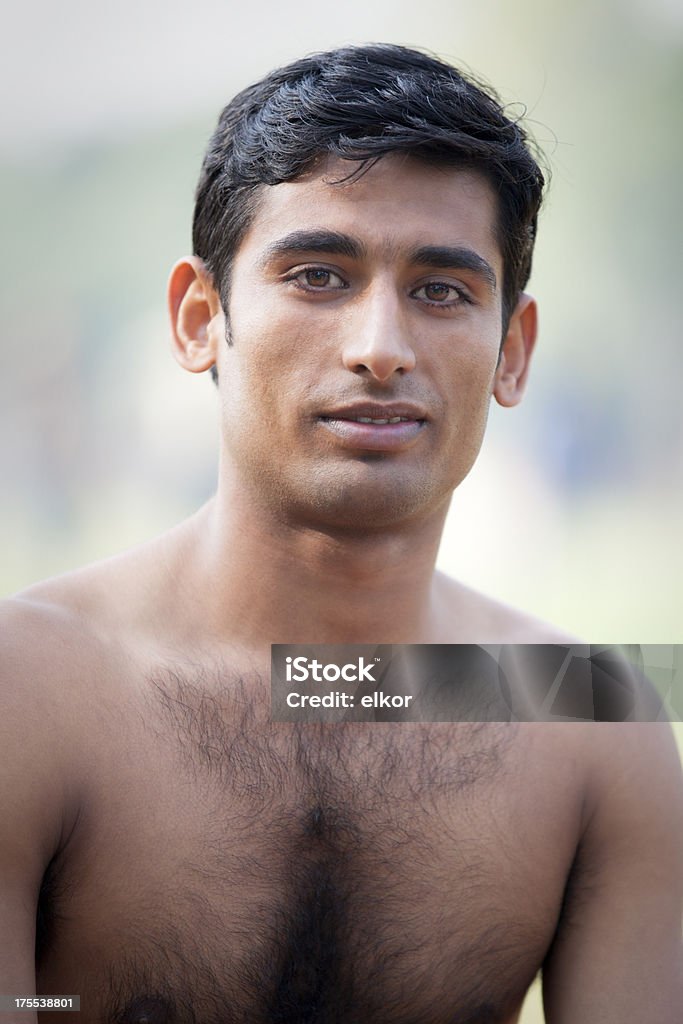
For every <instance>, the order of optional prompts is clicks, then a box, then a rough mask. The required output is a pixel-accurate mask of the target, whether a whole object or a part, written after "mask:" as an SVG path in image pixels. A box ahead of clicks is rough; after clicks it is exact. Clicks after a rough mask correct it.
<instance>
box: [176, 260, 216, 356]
mask: <svg viewBox="0 0 683 1024" xmlns="http://www.w3.org/2000/svg"><path fill="white" fill-rule="evenodd" d="M168 311H169V315H170V317H171V331H172V339H171V345H172V348H173V355H174V356H175V358H176V359H177V360H178V362H179V363H180V365H181V366H182V367H183V368H184V369H186V370H189V371H190V373H204V371H205V370H208V369H210V368H211V367H212V366H213V365H214V364H215V362H216V355H217V353H218V346H219V344H220V342H221V339H224V338H225V316H224V315H223V310H222V307H221V303H220V298H219V296H218V293H217V291H216V289H215V288H214V286H213V283H212V281H211V277H210V275H209V273H208V272H207V270H206V268H205V266H204V262H203V260H201V259H200V258H199V257H198V256H185V257H184V258H183V259H181V260H178V262H177V263H176V265H175V266H174V267H173V269H172V271H171V276H170V277H169V279H168Z"/></svg>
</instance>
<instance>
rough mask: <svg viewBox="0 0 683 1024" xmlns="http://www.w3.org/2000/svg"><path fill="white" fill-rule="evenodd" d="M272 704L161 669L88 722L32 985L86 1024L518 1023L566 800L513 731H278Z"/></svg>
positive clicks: (553, 915)
mask: <svg viewBox="0 0 683 1024" xmlns="http://www.w3.org/2000/svg"><path fill="white" fill-rule="evenodd" d="M263 696H264V695H263V693H261V692H260V691H259V690H258V688H256V689H255V688H254V687H253V686H251V685H250V686H247V685H246V684H242V683H241V682H238V681H235V680H232V681H231V683H230V685H229V686H227V685H226V687H224V688H223V689H221V688H217V687H216V686H215V685H214V686H211V687H207V686H206V682H205V681H204V682H200V681H197V680H195V681H194V682H188V681H187V680H186V679H179V678H177V677H176V678H173V677H171V676H166V677H164V678H157V679H156V680H155V681H154V682H153V683H152V685H151V686H150V687H149V688H148V690H147V691H146V696H145V699H144V700H143V701H141V703H140V704H139V705H138V706H136V705H135V704H133V705H132V706H131V707H130V708H129V709H128V710H127V711H126V713H125V715H123V717H122V718H121V722H124V721H126V722H127V729H123V728H120V727H119V728H117V729H114V728H112V730H111V732H110V734H109V735H107V734H106V730H103V731H102V735H101V737H100V741H101V742H100V746H99V756H98V761H97V766H96V769H95V772H94V779H93V785H92V788H91V792H92V793H93V798H92V799H91V800H90V802H89V806H88V807H87V808H86V809H85V810H84V815H83V819H82V821H81V823H80V826H79V829H78V830H77V832H76V834H75V835H74V841H73V844H72V845H71V848H69V849H67V850H66V851H65V854H64V857H63V858H62V860H61V862H60V863H58V864H57V865H56V866H55V871H54V872H53V880H52V881H53V884H52V885H48V886H47V887H46V892H45V893H44V900H43V904H44V906H43V909H44V912H45V915H44V922H45V928H44V933H45V934H44V943H43V952H42V956H41V961H40V969H39V982H40V986H41V989H42V990H43V991H46V992H47V991H60V992H66V991H67V990H68V991H69V992H74V993H75V992H78V993H79V994H81V996H82V1007H83V1009H84V1011H85V1012H82V1013H81V1015H80V1020H81V1024H86V1022H88V1021H91V1020H92V1021H100V1020H102V1021H109V1020H111V1021H121V1022H123V1024H128V1022H130V1024H132V1022H137V1024H171V1022H174V1024H175V1022H178V1024H185V1022H187V1024H190V1022H195V1021H199V1020H201V1021H202V1022H204V1024H213V1022H216V1024H218V1022H221V1024H230V1022H232V1021H235V1022H238V1021H239V1022H240V1024H242V1022H244V1024H246V1022H254V1024H269V1022H275V1021H277V1022H281V1024H285V1022H290V1021H291V1022H292V1024H294V1022H297V1024H303V1022H306V1021H310V1022H316V1024H337V1022H338V1024H341V1022H352V1021H363V1022H367V1024H374V1022H376V1024H384V1022H386V1024H418V1022H420V1021H425V1022H427V1021H429V1022H439V1021H455V1020H457V1021H458V1022H459V1024H475V1022H480V1024H483V1022H491V1024H493V1022H502V1021H507V1020H509V1019H511V1017H512V1015H513V1014H514V1011H515V1009H516V1007H517V1005H518V1004H519V1002H520V1001H521V998H522V996H523V994H524V992H525V990H526V988H527V986H528V984H529V983H530V981H531V980H532V978H533V976H534V974H535V973H536V971H537V970H538V967H539V966H540V963H541V961H542V958H543V955H544V953H545V950H546V949H547V947H548V945H549V943H550V941H551V939H552V934H553V931H554V928H555V924H556V921H557V916H558V913H559V909H560V905H561V899H562V894H563V887H564V882H565V879H566V874H567V872H568V869H569V866H570V864H571V859H572V855H573V846H574V843H575V839H576V814H575V806H576V805H577V803H578V794H576V793H575V792H574V791H573V790H572V787H571V785H569V784H568V783H565V791H564V793H561V794H558V792H557V788H556V786H555V788H554V791H551V788H550V787H549V785H548V780H547V778H546V780H545V781H543V778H542V773H541V775H539V773H538V772H535V771H534V766H533V763H531V762H530V761H529V758H528V757H526V756H525V755H524V751H523V749H522V744H523V742H524V734H523V728H522V729H520V727H516V726H506V725H504V726H502V725H497V724H486V725H472V724H462V725H451V724H442V723H438V724H419V725H414V724H413V725H410V724H405V723H347V724H337V725H328V726H315V725H305V726H293V725H277V726H274V725H271V724H270V723H269V722H268V715H267V706H266V703H265V700H264V699H263ZM561 777H562V776H561V773H558V779H561ZM558 795H559V796H560V797H564V799H565V807H566V812H565V813H564V814H560V815H559V816H558V814H557V806H558ZM48 881H49V880H48ZM532 894H533V895H532ZM64 1024H65V1022H64Z"/></svg>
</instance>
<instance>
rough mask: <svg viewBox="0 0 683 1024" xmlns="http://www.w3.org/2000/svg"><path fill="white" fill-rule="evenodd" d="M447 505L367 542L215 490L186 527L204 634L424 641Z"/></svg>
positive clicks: (430, 635) (258, 643)
mask: <svg viewBox="0 0 683 1024" xmlns="http://www.w3.org/2000/svg"><path fill="white" fill-rule="evenodd" d="M447 509H448V506H447V504H446V505H445V506H444V507H442V508H439V509H438V510H437V511H436V512H434V513H433V514H432V516H431V518H428V519H426V520H425V519H421V520H420V521H419V523H416V522H412V523H410V524H407V525H406V524H403V525H402V526H395V527H394V528H393V529H387V530H383V531H382V532H381V533H380V532H377V533H372V534H369V533H368V532H367V530H364V531H360V530H356V531H351V530H345V529H341V528H335V529H333V528H321V527H319V526H318V527H314V526H312V525H310V524H307V525H302V524H301V523H298V524H297V523H294V522H285V521H283V520H282V519H279V518H277V517H275V516H274V515H273V514H272V513H271V512H269V511H268V510H266V509H263V508H254V507H253V504H252V503H250V502H249V501H248V500H247V497H246V496H245V494H244V492H243V491H241V490H240V489H238V488H236V487H230V486H228V485H227V484H222V486H220V487H219V490H218V494H217V495H216V497H215V498H214V499H212V501H211V502H210V503H209V504H208V505H206V506H205V507H204V508H203V509H202V510H201V511H200V512H199V513H198V515H197V516H196V517H195V519H194V520H193V530H194V536H193V538H192V542H191V545H192V556H191V561H190V565H189V570H190V571H191V572H192V573H194V574H196V586H194V587H193V590H194V592H195V593H196V594H198V595H201V598H200V601H201V608H200V609H197V611H198V614H200V615H201V616H202V626H203V628H205V629H206V628H207V627H208V628H210V629H211V632H212V634H213V635H214V636H216V637H220V638H221V639H223V640H225V641H228V642H230V643H234V644H239V645H240V646H241V645H245V646H248V647H252V646H254V647H262V646H264V645H267V644H271V643H429V642H433V641H434V633H435V628H436V627H435V620H436V611H435V607H434V606H435V600H434V563H435V561H436V555H437V550H438V546H439V541H440V537H441V531H442V529H443V523H444V519H445V517H446V512H447Z"/></svg>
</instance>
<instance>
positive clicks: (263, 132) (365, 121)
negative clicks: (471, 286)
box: [192, 44, 544, 378]
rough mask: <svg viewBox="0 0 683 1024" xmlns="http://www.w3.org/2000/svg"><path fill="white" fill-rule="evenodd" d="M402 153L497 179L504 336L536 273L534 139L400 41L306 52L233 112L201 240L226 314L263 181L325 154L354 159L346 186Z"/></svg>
mask: <svg viewBox="0 0 683 1024" xmlns="http://www.w3.org/2000/svg"><path fill="white" fill-rule="evenodd" d="M396 152H399V153H407V154H410V155H412V156H415V157H417V158H419V159H421V160H424V161H426V162H428V163H433V164H440V165H448V166H456V167H459V168H464V169H470V170H476V171H478V172H479V173H481V174H482V175H483V176H484V177H485V178H486V179H487V180H488V182H489V183H490V184H491V186H492V188H493V190H494V192H495V194H496V196H497V199H498V222H497V241H498V244H499V247H500V251H501V255H502V257H503V289H502V309H503V337H505V333H506V331H507V326H508V323H509V319H510V316H511V314H512V311H513V310H514V308H515V306H516V304H517V300H518V297H519V293H520V292H521V291H522V290H523V288H524V287H525V285H526V283H527V281H528V279H529V275H530V273H531V258H532V252H533V247H534V241H535V238H536V224H537V217H538V210H539V207H540V204H541V199H542V194H543V186H544V178H543V173H542V171H541V168H540V167H539V164H538V162H537V160H536V159H535V157H534V155H533V154H532V144H531V142H530V140H529V137H528V136H527V133H526V132H525V131H524V129H523V128H522V127H521V126H520V124H519V121H518V120H516V119H512V118H510V117H508V116H507V115H506V113H505V111H504V109H503V106H502V104H501V102H500V100H499V98H498V96H497V95H496V93H495V92H494V91H493V90H492V89H490V88H489V87H485V86H483V85H482V84H480V83H479V82H477V81H476V80H475V79H474V78H473V77H472V75H469V74H464V73H463V72H462V71H460V70H458V69H456V68H455V67H453V66H451V65H450V64H447V63H445V62H444V61H442V60H439V59H438V58H436V57H434V56H431V55H430V54H426V53H422V52H420V51H418V50H412V49H408V48H406V47H403V46H395V45H390V44H372V45H367V46H348V47H343V48H340V49H336V50H330V51H328V52H326V53H320V54H314V55H312V56H308V57H304V58H303V59H302V60H298V61H295V62H294V63H292V64H288V65H287V66H286V67H283V68H278V69H277V70H275V71H272V72H271V73H270V74H268V75H266V77H265V78H263V79H261V81H259V82H257V83H256V84H254V85H251V86H249V87H248V88H247V89H244V90H243V91H242V92H240V93H238V95H237V96H235V98H234V99H233V100H232V101H231V102H230V103H229V104H228V105H227V106H226V107H225V108H224V110H223V111H222V113H221V115H220V118H219V120H218V125H217V127H216V130H215V132H214V134H213V135H212V137H211V139H210V141H209V145H208V148H207V152H206V155H205V157H204V163H203V165H202V170H201V175H200V178H199V184H198V186H197V193H196V203H195V211H194V222H193V231H192V242H193V247H194V252H195V254H196V255H197V256H199V257H201V259H202V260H203V262H204V264H205V266H206V268H207V270H208V272H209V274H210V275H211V278H212V280H213V282H214V284H215V286H216V288H217V290H218V292H219V295H220V298H221V303H222V305H223V309H224V310H225V312H226V315H227V310H228V296H229V287H230V265H231V261H232V257H233V256H234V254H235V252H236V250H237V248H238V246H239V244H240V242H241V240H242V238H243V237H244V235H245V233H246V231H247V228H248V227H249V224H250V223H251V220H252V218H253V216H254V214H255V212H256V208H257V204H258V196H259V193H260V191H261V189H262V187H263V186H265V185H277V184H280V183H281V182H284V181H292V180H293V179H295V178H298V177H300V176H301V175H302V174H304V173H305V172H306V171H307V170H309V169H310V168H311V166H312V165H313V164H314V162H315V161H316V160H317V159H318V158H320V156H321V155H324V154H330V155H332V156H333V157H340V158H342V159H344V160H349V161H352V162H354V163H355V168H353V169H352V170H351V172H350V174H349V175H348V176H346V177H345V178H344V179H343V180H349V179H351V180H353V178H355V177H358V176H360V175H361V174H362V173H363V172H364V171H365V170H367V169H368V168H369V167H370V166H372V164H374V163H376V162H377V160H379V159H381V157H383V156H385V155H387V154H388V153H396ZM213 372H214V378H215V367H214V369H213Z"/></svg>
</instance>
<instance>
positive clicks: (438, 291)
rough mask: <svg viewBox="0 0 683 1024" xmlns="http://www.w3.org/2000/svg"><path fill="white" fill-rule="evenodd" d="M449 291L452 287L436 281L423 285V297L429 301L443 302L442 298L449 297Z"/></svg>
mask: <svg viewBox="0 0 683 1024" xmlns="http://www.w3.org/2000/svg"><path fill="white" fill-rule="evenodd" d="M451 291H452V289H451V288H450V287H449V286H448V285H447V284H441V283H440V282H438V281H433V282H432V283H431V284H426V285H425V297H426V298H427V299H429V301H430V302H443V300H444V299H447V298H449V297H450V294H451Z"/></svg>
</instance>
